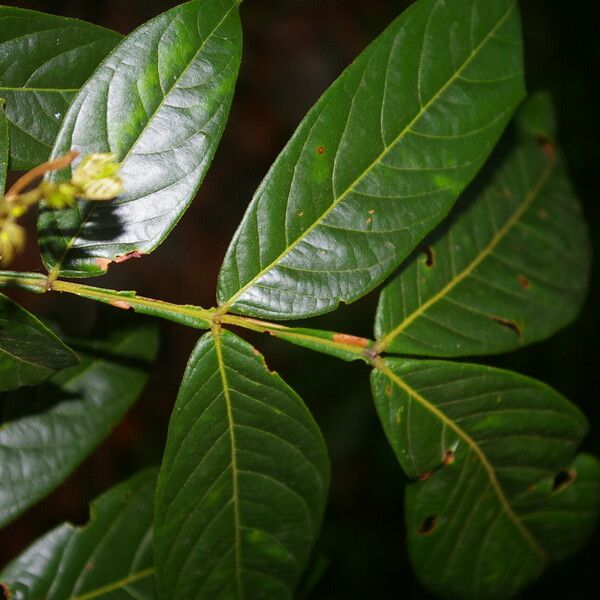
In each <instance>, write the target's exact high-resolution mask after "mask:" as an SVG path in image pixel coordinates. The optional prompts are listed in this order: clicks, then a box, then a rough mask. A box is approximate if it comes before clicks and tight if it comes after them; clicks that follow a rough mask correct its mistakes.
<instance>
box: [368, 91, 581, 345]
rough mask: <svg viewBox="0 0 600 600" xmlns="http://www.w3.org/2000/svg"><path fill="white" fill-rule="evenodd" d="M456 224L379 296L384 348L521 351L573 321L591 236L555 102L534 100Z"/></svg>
mask: <svg viewBox="0 0 600 600" xmlns="http://www.w3.org/2000/svg"><path fill="white" fill-rule="evenodd" d="M517 121H518V122H519V128H520V131H518V132H517V131H514V130H509V131H508V132H507V135H506V139H505V140H504V142H505V143H504V144H501V145H500V147H499V148H498V150H497V152H496V153H495V154H494V155H493V156H492V159H491V160H490V163H489V165H488V168H487V169H485V170H484V171H482V173H481V174H480V176H479V177H478V178H477V179H476V180H475V182H474V184H473V185H472V187H471V188H470V189H469V190H468V193H466V194H465V195H464V196H463V197H462V198H461V199H460V201H459V202H458V204H457V206H456V207H455V209H454V213H453V214H452V215H451V216H450V218H449V220H448V222H447V223H448V224H446V223H445V224H444V225H442V227H441V229H440V230H439V231H435V232H434V233H433V235H432V236H431V239H429V240H425V242H424V249H423V250H421V251H419V252H418V253H416V254H415V255H414V256H413V257H412V259H411V260H409V261H408V264H407V266H406V267H405V268H403V269H402V270H401V273H400V274H399V275H398V276H397V277H396V278H395V279H394V280H393V281H392V282H391V283H390V284H389V285H388V286H387V287H386V288H385V289H384V291H383V292H382V294H381V298H380V302H379V308H378V312H377V319H376V325H375V335H376V337H377V338H378V339H379V342H378V344H377V348H378V349H379V350H380V351H382V350H388V351H390V352H402V353H408V354H421V355H426V356H461V355H468V354H488V353H492V352H502V351H507V350H513V349H515V348H517V347H520V346H523V345H525V344H529V343H531V342H535V341H538V340H540V339H543V338H546V337H548V336H550V335H551V334H553V333H554V332H556V331H557V330H558V329H560V328H561V327H563V326H564V325H565V324H567V323H569V322H570V321H571V320H573V319H574V318H575V317H576V316H577V313H578V312H579V309H580V307H581V304H582V302H583V300H584V298H585V293H586V290H587V284H588V275H589V265H590V256H589V255H590V251H589V243H588V234H587V229H586V225H585V222H584V220H583V217H582V214H581V207H580V205H579V202H578V200H577V198H576V196H575V193H574V191H573V188H572V186H571V183H570V181H569V179H568V176H567V174H566V171H565V167H564V165H563V161H562V160H561V157H560V156H559V155H558V151H557V149H556V147H555V144H554V141H553V139H552V138H553V135H554V125H553V118H552V105H551V102H550V100H549V99H548V97H547V96H545V95H536V96H534V97H532V98H531V99H530V100H529V101H528V102H526V103H525V105H524V106H523V107H522V109H521V110H520V111H519V113H518V115H517Z"/></svg>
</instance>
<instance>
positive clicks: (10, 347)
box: [0, 294, 78, 435]
mask: <svg viewBox="0 0 600 600" xmlns="http://www.w3.org/2000/svg"><path fill="white" fill-rule="evenodd" d="M77 362H78V359H77V356H76V355H75V353H74V352H73V351H72V350H70V349H69V348H68V347H67V346H65V344H63V342H62V341H61V340H60V339H59V338H58V337H57V336H56V335H55V334H54V333H53V332H52V331H51V330H50V329H48V328H47V327H46V326H45V325H44V324H43V323H42V322H41V321H39V320H38V319H37V318H36V317H34V316H33V315H32V314H31V313H30V312H28V311H26V310H25V309H24V308H21V307H20V306H19V305H18V304H17V303H16V302H13V301H12V300H11V299H10V298H7V297H6V296H4V295H3V294H0V392H5V391H7V390H14V389H17V388H19V387H21V386H24V385H37V384H38V383H41V382H42V381H44V380H45V379H48V377H50V376H51V375H52V374H54V373H55V372H56V371H60V370H61V369H66V368H67V367H72V366H73V365H76V364H77ZM0 435H1V434H0Z"/></svg>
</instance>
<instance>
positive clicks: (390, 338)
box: [376, 159, 556, 352]
mask: <svg viewBox="0 0 600 600" xmlns="http://www.w3.org/2000/svg"><path fill="white" fill-rule="evenodd" d="M555 166H556V159H549V160H548V163H547V164H546V166H545V168H544V169H543V171H542V173H541V175H540V177H539V178H538V179H537V181H535V182H534V184H533V186H532V187H531V188H530V189H529V191H528V192H527V194H526V195H525V197H524V200H523V202H522V204H521V205H520V206H519V207H518V208H517V210H515V212H514V213H513V214H512V215H511V217H510V218H509V219H508V220H507V221H506V222H505V223H504V225H503V226H502V227H501V228H500V229H499V230H498V231H497V232H496V234H495V235H494V236H493V237H492V239H491V240H490V242H489V244H488V245H487V246H486V247H485V248H483V250H481V252H480V253H479V254H478V255H477V256H476V257H475V258H474V259H473V260H472V261H471V262H470V263H469V264H468V265H467V266H466V267H465V268H464V269H463V270H462V271H461V272H460V273H458V274H457V275H455V276H454V277H453V278H452V279H451V280H450V281H449V282H448V283H447V284H446V285H445V286H444V287H443V288H442V289H441V290H440V291H439V292H437V293H436V294H434V295H433V296H432V297H431V298H429V300H427V301H426V302H424V303H423V304H421V306H419V307H418V308H417V309H416V310H415V311H413V312H412V313H411V314H410V315H409V316H408V317H406V318H405V319H404V320H403V321H402V322H401V323H400V324H399V325H398V326H397V327H395V328H394V329H392V331H390V332H389V333H388V334H386V335H385V336H384V337H383V338H381V340H380V341H379V342H378V343H377V344H376V348H377V350H378V351H379V352H384V351H385V350H386V349H387V347H388V346H389V345H390V344H391V343H393V342H394V340H395V339H396V337H397V336H398V335H400V334H401V333H402V332H403V331H404V330H405V329H407V328H408V327H409V326H410V325H411V324H412V323H413V322H414V321H415V320H416V319H418V318H419V317H420V316H422V315H423V314H424V313H425V312H426V311H427V310H428V309H429V308H430V307H431V306H433V305H434V304H436V303H437V302H439V301H440V300H442V299H444V298H445V297H446V296H447V295H448V294H449V293H450V292H451V291H452V290H453V289H454V288H455V287H456V286H457V285H458V284H460V283H461V282H462V281H464V280H465V279H467V278H468V277H469V276H470V275H471V274H472V273H473V271H474V270H475V269H476V268H477V267H478V266H479V265H480V264H481V263H482V262H483V261H484V260H485V259H486V258H488V256H490V254H491V253H492V252H493V251H494V250H495V249H496V247H497V246H498V244H500V242H502V240H503V239H504V238H505V237H506V236H507V235H508V234H509V233H510V231H511V230H512V228H513V227H514V226H515V225H516V224H517V223H518V222H519V221H520V219H521V217H522V216H523V215H524V214H525V213H526V212H527V210H529V208H530V207H531V205H532V204H533V203H534V202H535V200H536V199H537V197H538V196H539V194H540V192H541V191H542V190H543V188H544V186H545V185H546V183H547V181H548V179H549V178H550V176H551V175H552V173H553V171H554V168H555Z"/></svg>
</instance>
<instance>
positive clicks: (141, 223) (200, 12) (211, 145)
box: [38, 0, 242, 277]
mask: <svg viewBox="0 0 600 600" xmlns="http://www.w3.org/2000/svg"><path fill="white" fill-rule="evenodd" d="M239 1H240V0H193V1H192V2H188V3H185V4H181V5H179V6H176V7H175V8H173V9H171V10H170V11H167V12H166V13H163V14H161V15H159V16H158V17H156V18H155V19H153V20H151V21H149V22H148V23H145V24H144V25H142V26H141V27H140V28H139V29H137V30H136V31H134V32H133V33H132V34H131V35H129V36H128V37H127V38H126V39H125V40H124V41H123V42H122V43H121V44H120V45H119V46H117V48H116V49H115V50H114V51H113V52H112V53H111V54H110V55H109V56H108V58H107V59H106V60H105V61H104V62H103V63H102V64H101V65H100V67H99V68H98V69H97V70H96V71H95V73H94V75H93V76H92V78H91V79H90V80H89V81H88V82H87V83H86V84H85V85H84V87H83V88H82V89H81V91H80V92H79V94H78V95H77V97H76V98H75V100H74V101H73V104H72V106H71V108H70V110H69V112H68V113H67V116H66V117H65V120H64V123H63V125H62V127H61V130H60V133H59V134H58V137H57V140H56V144H55V146H54V149H53V152H52V155H53V156H55V157H56V156H59V155H62V154H65V153H66V152H68V151H69V150H70V149H75V150H77V151H79V152H80V153H81V154H82V155H86V154H89V153H91V152H114V153H115V154H117V156H118V157H119V159H120V160H122V161H124V164H123V167H122V169H121V171H120V176H121V177H122V178H123V180H124V186H125V187H124V190H125V191H124V193H123V194H121V195H120V196H119V197H118V198H117V199H116V200H114V201H111V202H103V203H99V202H96V203H89V202H88V203H86V202H83V201H81V202H80V203H79V204H78V206H76V207H75V208H71V209H67V210H62V211H45V212H43V213H42V214H41V216H40V220H39V224H38V230H39V239H40V245H41V249H42V255H43V259H44V263H45V265H46V267H47V268H48V269H49V270H54V272H60V273H61V274H62V275H64V276H71V277H86V276H92V275H101V274H103V273H105V272H106V265H107V263H108V262H110V261H111V260H113V259H114V258H116V257H119V256H123V255H126V254H128V253H131V252H137V253H142V254H147V253H149V252H151V251H152V250H154V249H155V248H156V247H157V246H158V245H159V244H160V243H161V242H162V241H163V240H164V238H165V237H166V236H167V234H168V233H169V232H170V231H171V229H172V228H173V227H174V226H175V224H176V223H177V221H178V220H179V219H180V217H181V216H182V215H183V213H184V212H185V210H186V208H187V207H188V205H189V204H190V202H191V201H192V199H193V198H194V196H195V194H196V191H197V189H198V187H199V185H200V182H201V181H202V179H203V177H204V175H205V173H206V171H207V169H208V166H209V164H210V162H211V160H212V157H213V155H214V153H215V151H216V148H217V145H218V142H219V140H220V138H221V135H222V133H223V129H224V127H225V122H226V120H227V116H228V113H229V107H230V104H231V99H232V95H233V90H234V85H235V81H236V77H237V72H238V67H239V63H240V57H241V39H242V35H241V28H240V21H239V14H238V10H237V6H238V4H239ZM76 164H77V163H75V166H76ZM53 177H54V179H55V180H67V179H68V178H69V177H70V169H65V170H64V171H62V172H60V173H58V174H55V175H54V176H53Z"/></svg>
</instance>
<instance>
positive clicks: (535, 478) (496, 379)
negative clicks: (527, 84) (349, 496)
mask: <svg viewBox="0 0 600 600" xmlns="http://www.w3.org/2000/svg"><path fill="white" fill-rule="evenodd" d="M379 367H380V368H379V370H377V371H374V373H373V376H372V386H373V395H374V398H375V403H376V406H377V410H378V412H379V416H380V418H381V421H382V423H383V427H384V430H385V432H386V435H387V437H388V439H389V441H390V443H391V445H392V447H393V449H394V451H395V453H396V456H397V457H398V460H399V462H400V464H401V465H402V467H403V469H404V470H405V471H406V473H407V474H408V476H409V477H411V478H416V479H417V480H416V481H415V482H413V483H411V484H410V485H409V488H408V491H407V496H406V519H407V524H408V537H409V550H410V554H411V558H412V562H413V565H414V567H415V570H416V572H417V573H418V575H419V577H420V578H421V579H422V580H423V582H424V583H425V584H426V585H427V586H428V587H429V588H430V589H431V590H433V591H434V592H435V593H436V594H438V595H440V596H442V597H452V598H508V597H512V596H514V595H515V594H517V593H518V591H519V590H521V588H523V587H524V586H525V585H527V584H528V583H530V582H531V581H533V580H534V579H536V578H537V577H538V576H539V575H540V573H541V572H542V570H543V569H544V567H545V566H546V565H547V564H548V562H549V561H551V560H555V559H559V558H563V557H564V556H566V555H568V554H569V553H571V552H573V551H574V550H576V549H578V548H579V547H581V546H583V545H584V543H585V541H586V539H587V538H588V536H589V534H590V532H591V530H592V527H593V524H594V522H595V520H596V518H597V512H598V502H599V500H600V465H599V464H598V461H596V459H594V458H592V457H589V456H587V455H580V456H578V457H576V458H574V453H575V451H576V449H577V447H578V446H579V444H580V443H581V441H582V438H583V437H584V435H585V434H586V431H587V423H586V420H585V418H584V416H583V415H582V414H581V413H580V411H579V410H578V409H577V408H576V407H575V406H574V405H573V404H571V403H570V402H568V401H567V400H566V399H565V398H563V397H562V396H560V395H559V394H558V393H556V392H555V391H553V390H552V389H550V388H548V387H547V386H546V385H544V384H542V383H539V382H537V381H534V380H532V379H529V378H526V377H522V376H520V375H517V374H515V373H510V372H508V371H501V370H498V369H492V368H489V367H483V366H479V365H466V364H457V363H449V362H442V361H416V360H401V359H394V358H390V359H387V360H386V361H385V363H381V364H380V365H379Z"/></svg>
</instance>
